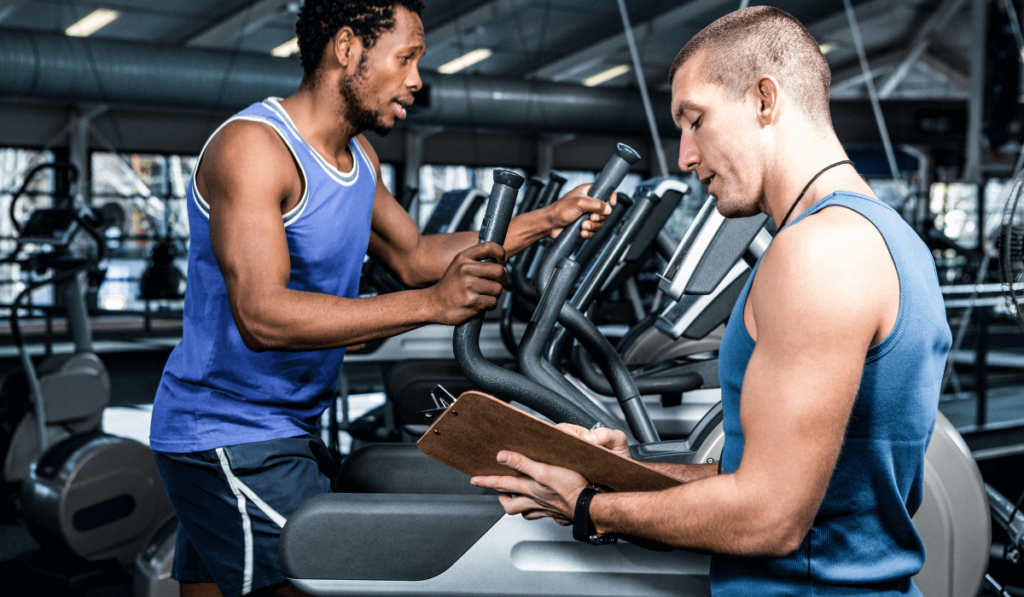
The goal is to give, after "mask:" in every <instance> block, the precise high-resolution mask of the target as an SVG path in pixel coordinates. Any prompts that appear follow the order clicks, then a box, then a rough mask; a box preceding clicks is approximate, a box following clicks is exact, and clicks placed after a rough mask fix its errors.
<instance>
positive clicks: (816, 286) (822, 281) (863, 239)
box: [751, 206, 899, 329]
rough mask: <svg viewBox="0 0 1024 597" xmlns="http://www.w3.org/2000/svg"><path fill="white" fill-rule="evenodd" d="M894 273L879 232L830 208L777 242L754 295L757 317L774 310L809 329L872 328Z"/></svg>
mask: <svg viewBox="0 0 1024 597" xmlns="http://www.w3.org/2000/svg"><path fill="white" fill-rule="evenodd" d="M893 272H894V265H893V262H892V258H891V256H890V254H889V250H888V247H887V246H886V244H885V239H884V238H883V237H882V236H881V234H880V233H879V232H878V229H877V228H875V226H874V225H873V224H872V223H871V222H870V221H868V220H867V219H866V218H864V217H863V216H861V215H860V214H858V213H857V212H854V211H852V210H849V209H846V208H843V207H838V206H836V207H829V208H826V209H823V210H822V211H820V212H818V213H816V214H814V215H811V216H808V217H806V218H804V219H803V220H801V221H800V222H798V223H797V224H795V225H793V226H790V227H789V228H786V229H785V230H783V231H782V232H781V233H779V234H778V235H777V236H776V238H775V239H774V240H773V241H772V244H771V245H770V246H769V248H768V251H766V252H765V255H764V258H763V259H762V261H761V265H760V266H759V268H758V274H757V277H756V278H755V280H754V284H753V289H752V291H751V293H752V302H753V305H752V306H753V307H754V309H755V317H756V316H757V311H761V312H762V313H765V312H766V311H770V312H772V313H773V314H782V315H784V314H791V315H792V316H793V317H795V318H796V321H797V322H806V323H808V324H810V323H811V322H819V323H827V324H830V325H837V326H838V325H843V324H844V323H845V324H848V325H851V326H853V327H858V326H861V325H863V326H865V327H866V328H871V329H873V327H874V323H875V322H877V321H878V319H879V317H880V314H882V313H883V312H885V310H886V309H887V306H888V301H890V300H891V298H892V297H891V296H889V295H890V294H891V291H892V288H890V286H891V284H889V281H890V279H891V276H892V273H893ZM898 292H899V291H898V283H897V285H896V297H897V298H898ZM758 327H759V328H760V327H761V321H760V318H758Z"/></svg>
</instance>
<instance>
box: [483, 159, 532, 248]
mask: <svg viewBox="0 0 1024 597" xmlns="http://www.w3.org/2000/svg"><path fill="white" fill-rule="evenodd" d="M525 181H526V179H525V178H523V177H522V176H520V175H518V174H516V173H515V172H512V171H511V170H495V171H494V186H493V187H491V197H490V199H489V200H488V201H487V211H486V212H485V214H484V221H483V224H481V226H480V242H482V243H483V242H492V243H498V244H499V245H503V244H505V235H506V234H508V225H509V222H511V221H512V210H513V209H514V208H515V206H516V197H517V196H518V195H519V188H520V187H521V186H523V182H525Z"/></svg>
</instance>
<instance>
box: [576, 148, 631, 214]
mask: <svg viewBox="0 0 1024 597" xmlns="http://www.w3.org/2000/svg"><path fill="white" fill-rule="evenodd" d="M639 161H640V154H639V153H637V152H636V151H635V150H634V149H633V148H632V147H630V146H629V145H626V144H624V143H619V144H618V145H616V146H615V153H614V154H612V157H611V159H609V160H608V163H607V164H605V165H604V169H603V170H601V173H600V174H598V175H597V180H595V181H594V184H592V185H590V190H589V191H587V195H589V196H591V197H594V198H596V199H600V200H601V201H607V200H608V198H609V197H611V196H612V192H613V191H615V189H616V188H617V187H618V186H619V185H620V184H622V180H623V179H624V178H626V174H628V173H629V169H630V168H631V167H633V164H635V163H637V162H639Z"/></svg>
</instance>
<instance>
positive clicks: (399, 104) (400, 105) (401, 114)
mask: <svg viewBox="0 0 1024 597" xmlns="http://www.w3.org/2000/svg"><path fill="white" fill-rule="evenodd" d="M412 102H413V99H412V98H411V97H410V98H398V99H396V100H392V102H391V103H392V104H393V105H394V107H395V115H396V116H397V117H398V118H400V119H404V118H405V116H406V111H405V109H406V107H407V106H411V105H412Z"/></svg>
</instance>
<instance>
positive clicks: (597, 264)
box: [546, 187, 661, 365]
mask: <svg viewBox="0 0 1024 597" xmlns="http://www.w3.org/2000/svg"><path fill="white" fill-rule="evenodd" d="M635 197H636V203H635V204H633V207H632V209H630V210H629V213H627V214H626V215H625V217H624V218H622V225H621V226H619V228H618V230H616V231H615V234H614V235H613V236H612V238H611V242H608V241H607V239H606V241H605V242H604V243H603V245H602V246H601V250H600V252H599V253H598V254H597V257H596V258H595V259H594V261H592V262H591V263H590V266H589V267H587V269H586V271H584V273H583V278H582V279H581V281H580V285H579V288H577V290H576V293H575V294H574V295H573V297H572V304H573V306H575V307H576V308H577V309H579V310H580V311H583V312H586V310H587V309H588V308H590V303H591V302H592V301H593V300H594V297H595V296H597V293H598V292H599V291H600V290H601V289H602V288H604V284H605V282H607V281H608V277H609V276H610V275H611V273H612V271H613V270H614V269H615V266H616V265H618V263H619V261H620V260H621V259H622V256H623V255H624V254H625V253H626V251H627V250H628V249H629V247H630V246H631V245H632V243H633V240H634V239H635V238H636V235H637V233H638V232H639V231H640V229H641V228H642V227H643V225H644V223H645V222H646V220H647V217H648V216H649V215H650V213H651V211H652V210H653V209H654V208H655V206H657V205H658V204H659V203H661V197H659V196H658V195H656V194H655V193H654V191H652V190H651V189H649V188H647V187H642V188H641V189H640V190H639V191H637V193H636V195H635ZM605 225H607V223H606V224H605ZM602 231H603V229H602ZM568 338H569V336H568V335H567V333H566V330H565V328H564V327H563V328H559V329H558V330H556V331H555V333H554V335H553V336H552V337H551V341H550V342H548V348H547V354H546V357H547V359H548V360H549V361H551V362H552V363H554V364H556V365H558V364H559V363H560V362H561V355H562V353H563V351H564V350H565V346H566V342H567V341H568Z"/></svg>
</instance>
